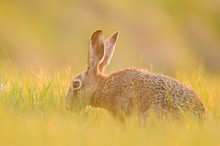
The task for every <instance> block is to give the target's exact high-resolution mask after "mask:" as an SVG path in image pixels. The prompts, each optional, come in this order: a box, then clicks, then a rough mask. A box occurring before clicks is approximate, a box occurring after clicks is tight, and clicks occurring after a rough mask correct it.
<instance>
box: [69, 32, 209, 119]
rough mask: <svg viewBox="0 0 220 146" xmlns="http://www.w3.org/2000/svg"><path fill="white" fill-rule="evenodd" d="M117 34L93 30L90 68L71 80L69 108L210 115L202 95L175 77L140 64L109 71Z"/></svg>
mask: <svg viewBox="0 0 220 146" xmlns="http://www.w3.org/2000/svg"><path fill="white" fill-rule="evenodd" d="M117 37H118V32H116V33H114V34H113V35H112V36H111V37H109V38H108V39H107V40H104V36H103V32H102V30H97V31H95V32H94V33H93V34H92V36H91V38H90V45H89V51H88V68H87V70H86V71H84V72H82V73H81V74H79V75H78V76H76V78H75V79H74V80H73V81H72V82H71V85H70V89H69V92H68V95H67V97H66V102H65V106H66V108H67V109H72V108H75V109H81V108H80V107H82V105H86V106H87V105H90V106H92V107H99V108H104V109H106V110H107V111H109V112H110V113H112V114H113V115H114V116H117V117H121V118H124V116H129V115H132V114H134V113H137V114H138V116H140V117H141V118H146V117H147V116H148V114H149V113H151V112H154V113H155V115H156V117H158V119H170V118H174V119H181V118H182V117H183V115H184V114H183V113H190V114H191V115H193V117H195V118H196V119H204V118H205V117H206V115H207V108H206V107H205V105H204V103H203V101H202V99H201V98H200V97H199V96H198V95H197V94H196V93H195V92H194V91H192V90H191V89H190V88H188V87H187V86H185V85H183V84H182V83H180V82H179V81H177V80H175V79H172V78H170V77H167V76H164V75H159V74H155V73H151V72H148V71H145V70H140V69H136V68H128V69H123V70H120V71H117V72H114V73H112V74H110V75H106V74H105V73H104V70H105V67H106V66H107V65H108V64H109V63H110V60H111V58H112V54H113V52H114V49H115V44H116V41H117ZM84 107H85V106H84Z"/></svg>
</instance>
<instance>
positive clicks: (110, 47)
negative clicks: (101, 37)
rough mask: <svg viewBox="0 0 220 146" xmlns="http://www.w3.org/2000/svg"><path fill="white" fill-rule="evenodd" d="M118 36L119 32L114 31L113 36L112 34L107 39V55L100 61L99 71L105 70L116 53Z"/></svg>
mask: <svg viewBox="0 0 220 146" xmlns="http://www.w3.org/2000/svg"><path fill="white" fill-rule="evenodd" d="M117 38H118V32H116V33H114V34H113V35H112V36H110V37H109V38H108V39H107V40H106V41H105V47H106V48H105V55H104V57H103V60H102V62H100V65H99V71H100V72H101V73H103V72H104V70H105V67H106V66H107V65H108V64H109V63H110V60H111V58H112V55H113V53H114V50H115V45H116V41H117Z"/></svg>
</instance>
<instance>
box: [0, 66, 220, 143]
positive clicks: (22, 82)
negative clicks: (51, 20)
mask: <svg viewBox="0 0 220 146" xmlns="http://www.w3.org/2000/svg"><path fill="white" fill-rule="evenodd" d="M1 70H2V71H1V72H0V83H4V90H3V91H0V123H1V124H0V145H2V146H6V145H7V146H10V145H22V146H25V145H28V146H30V145H37V146H39V145H46V146H48V145H65V146H66V145H85V146H88V145H94V146H99V145H103V146H117V145H118V146H122V145H125V146H129V145H131V146H133V145H140V146H142V145H159V146H160V145H169V146H170V145H177V146H180V145H192V146H195V145H200V146H201V145H219V144H220V139H219V135H220V112H219V109H220V88H219V87H220V82H219V81H220V78H219V77H211V76H208V75H207V74H206V73H205V72H204V70H202V69H200V70H198V71H196V72H194V73H190V74H189V73H188V74H187V73H186V71H185V72H184V71H180V72H178V73H176V76H175V78H177V79H178V80H180V81H182V82H184V83H185V84H187V85H189V86H191V87H192V88H193V89H194V90H196V92H198V94H200V95H201V96H202V98H203V99H204V102H205V103H206V105H207V107H208V109H209V111H210V113H211V115H212V117H213V120H209V121H205V122H204V123H198V122H197V121H194V120H193V119H190V118H188V119H186V120H185V121H184V122H177V123H175V122H171V123H164V124H161V123H159V122H158V121H157V120H156V119H154V118H151V119H149V120H148V121H146V123H145V126H141V125H140V124H139V122H138V120H137V118H136V117H131V118H128V119H127V120H126V122H125V123H124V124H123V123H121V122H119V121H117V120H115V119H113V118H112V117H111V116H110V115H109V114H108V113H107V112H106V111H105V110H102V109H93V108H87V109H86V110H84V111H82V112H80V113H74V112H67V111H66V110H65V108H64V102H65V95H66V93H67V90H68V86H69V83H70V81H71V78H72V75H71V73H70V72H69V71H68V69H60V70H57V71H53V72H51V71H47V70H34V69H27V70H26V71H19V70H18V69H8V68H6V67H5V68H1Z"/></svg>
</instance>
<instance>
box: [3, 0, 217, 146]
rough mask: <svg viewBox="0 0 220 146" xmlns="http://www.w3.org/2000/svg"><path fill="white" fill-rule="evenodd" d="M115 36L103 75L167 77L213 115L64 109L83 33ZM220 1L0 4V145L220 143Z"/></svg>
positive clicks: (82, 56) (23, 0)
mask: <svg viewBox="0 0 220 146" xmlns="http://www.w3.org/2000/svg"><path fill="white" fill-rule="evenodd" d="M97 29H102V30H103V32H104V35H105V39H106V38H108V37H109V36H110V35H111V34H113V33H114V32H116V31H119V32H120V34H119V38H118V41H117V45H116V49H115V52H114V55H113V58H112V61H111V63H110V65H109V66H108V67H107V68H106V70H107V73H111V72H113V71H117V70H119V69H123V68H128V67H137V68H141V69H146V70H149V71H152V72H155V73H160V74H164V75H168V76H170V77H173V78H175V79H177V80H179V81H181V82H182V83H184V84H186V85H187V86H189V87H190V88H192V89H193V90H195V92H197V93H198V94H199V95H200V96H201V97H202V99H203V101H204V103H205V105H206V106H207V108H208V110H209V112H210V115H211V118H210V119H208V120H206V121H204V122H198V121H196V120H195V119H193V118H192V117H189V116H187V115H186V117H185V118H184V120H183V121H181V122H167V123H161V122H159V121H158V120H157V119H155V117H154V116H153V115H152V116H150V117H149V118H148V120H147V121H146V122H145V123H144V125H141V124H140V123H139V121H138V118H137V117H136V116H132V117H128V118H127V119H126V120H125V122H124V123H122V122H120V121H118V120H116V119H114V118H113V117H112V116H111V115H110V114H109V113H107V112H106V111H105V110H103V109H95V108H91V107H87V108H86V109H85V110H83V111H81V112H79V113H76V112H74V111H67V110H66V109H65V106H64V103H65V97H66V94H67V91H68V89H69V85H70V83H71V81H72V79H73V78H74V77H75V76H76V75H77V74H78V73H80V72H82V71H83V70H84V69H86V67H87V54H88V43H89V37H90V35H91V34H92V32H94V31H95V30H97ZM219 40H220V3H219V1H211V0H210V1H203V0H178V1H173V0H156V1H150V0H145V1H133V0H127V1H123V0H111V1H102V0H88V1H86V0H81V1H77V0H73V1H69V0H46V1H45V0H37V1H27V0H3V1H1V4H0V146H25V145H27V146H34V145H36V146H41V145H45V146H50V145H63V146H67V145H71V146H77V145H79V146H134V145H135V146H145V145H149V146H154V145H158V146H161V145H167V146H172V145H174V146H175V145H176V146H185V145H189V146H196V145H198V146H203V145H204V146H212V145H215V146H220V43H219V42H220V41H219Z"/></svg>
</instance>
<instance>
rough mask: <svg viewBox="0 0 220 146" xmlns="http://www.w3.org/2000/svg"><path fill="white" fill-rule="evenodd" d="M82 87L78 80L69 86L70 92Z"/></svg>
mask: <svg viewBox="0 0 220 146" xmlns="http://www.w3.org/2000/svg"><path fill="white" fill-rule="evenodd" d="M81 86H82V82H81V80H80V79H75V80H74V81H73V82H72V85H71V88H72V90H77V89H80V88H81Z"/></svg>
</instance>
